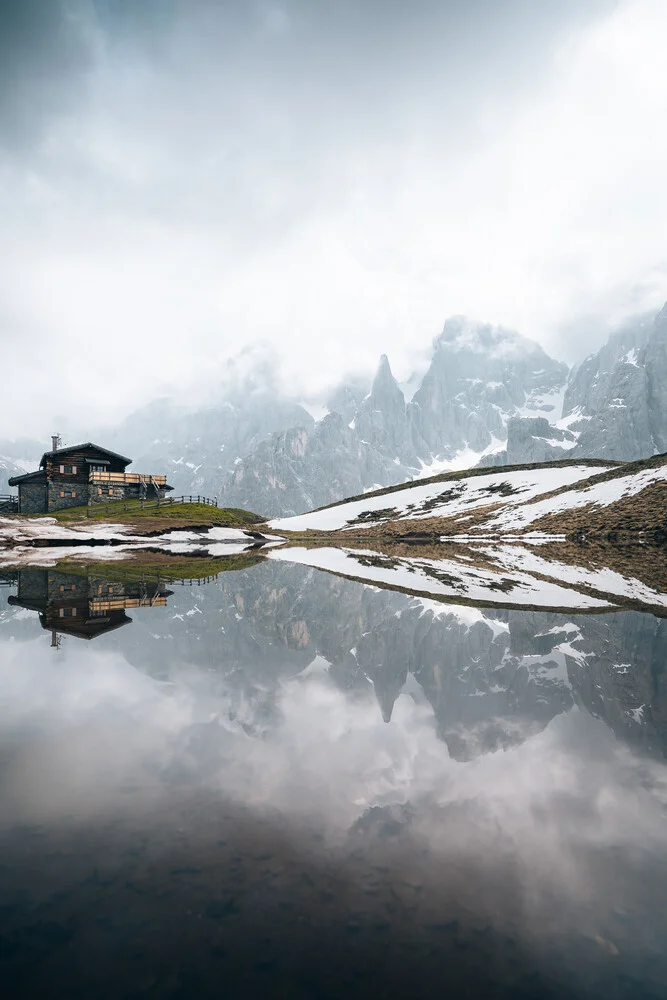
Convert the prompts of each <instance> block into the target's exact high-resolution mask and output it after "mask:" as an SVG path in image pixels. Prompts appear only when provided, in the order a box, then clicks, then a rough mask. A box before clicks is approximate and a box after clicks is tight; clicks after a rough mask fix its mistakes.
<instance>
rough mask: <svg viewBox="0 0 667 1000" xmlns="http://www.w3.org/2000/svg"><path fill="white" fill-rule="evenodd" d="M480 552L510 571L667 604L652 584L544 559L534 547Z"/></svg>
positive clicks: (498, 547)
mask: <svg viewBox="0 0 667 1000" xmlns="http://www.w3.org/2000/svg"><path fill="white" fill-rule="evenodd" d="M480 551H483V552H484V555H485V556H487V557H488V558H489V559H492V560H493V561H494V562H496V563H498V565H499V566H500V567H502V568H503V569H507V570H515V569H518V568H520V569H521V570H524V571H526V570H527V571H528V572H533V573H539V574H540V575H542V576H548V577H551V578H552V579H555V580H558V582H559V584H560V583H565V584H572V585H573V586H577V587H590V588H591V589H592V590H596V591H600V592H601V593H604V594H613V595H614V596H615V597H625V598H628V599H629V600H635V601H641V602H642V603H644V604H653V605H662V606H663V607H667V594H661V593H660V592H659V591H657V590H654V589H653V588H652V587H647V586H646V584H644V583H642V582H641V581H640V580H636V579H634V578H632V577H625V576H621V574H620V573H616V572H614V570H612V569H608V568H604V569H587V568H585V567H583V566H572V565H567V564H566V563H560V562H554V561H553V560H550V559H543V558H542V557H541V556H539V555H538V554H537V553H536V552H534V551H532V549H528V548H526V547H525V546H523V545H516V544H514V545H495V546H489V547H486V546H485V547H484V548H483V549H481V550H480Z"/></svg>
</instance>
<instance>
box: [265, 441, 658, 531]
mask: <svg viewBox="0 0 667 1000" xmlns="http://www.w3.org/2000/svg"><path fill="white" fill-rule="evenodd" d="M269 528H270V530H272V531H274V532H280V533H283V534H285V535H289V536H291V537H294V533H297V534H298V535H302V534H303V533H307V534H308V535H309V536H310V537H314V536H319V537H320V538H323V537H325V536H326V535H329V536H332V535H336V536H340V537H342V538H345V539H346V543H347V540H349V542H350V543H351V542H352V541H353V539H357V540H359V539H361V538H369V539H370V538H373V537H385V538H392V537H393V538H398V537H407V536H422V537H426V536H428V537H434V538H435V537H442V536H449V537H455V536H461V535H471V536H475V535H492V536H510V535H524V534H528V533H534V532H540V533H546V534H559V535H570V536H575V535H577V536H578V535H586V536H589V535H609V534H615V533H619V532H648V533H651V534H653V535H667V455H657V456H654V457H653V458H649V459H644V460H642V461H639V462H629V463H620V462H603V461H592V460H588V459H581V460H579V461H573V460H569V461H561V462H545V463H541V464H532V465H520V466H503V467H500V468H498V467H493V468H486V469H474V470H470V471H468V472H458V473H450V474H446V475H442V476H435V477H432V478H431V479H424V480H415V481H412V482H409V483H401V484H399V485H398V486H396V487H393V488H387V489H383V490H377V491H375V492H373V493H367V494H364V495H363V496H360V497H353V498H351V499H349V500H345V501H342V502H341V503H338V504H332V505H329V506H327V507H322V508H319V509H318V510H315V511H311V512H310V513H309V514H304V515H301V516H299V517H292V518H278V519H274V520H272V521H270V522H269Z"/></svg>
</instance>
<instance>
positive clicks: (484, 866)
mask: <svg viewBox="0 0 667 1000" xmlns="http://www.w3.org/2000/svg"><path fill="white" fill-rule="evenodd" d="M325 666H326V664H325V662H324V661H323V660H321V661H320V662H317V663H316V664H314V669H310V670H307V671H305V672H304V673H303V674H299V675H296V676H293V677H291V678H289V679H287V680H284V681H282V682H278V683H277V685H276V687H275V688H274V689H270V690H268V689H267V688H261V687H260V686H258V687H257V688H256V689H255V691H254V692H253V693H251V694H250V695H248V694H247V693H245V694H244V695H239V694H238V692H236V691H235V690H234V689H233V688H232V687H230V685H229V683H228V681H226V680H225V679H224V678H222V677H221V676H220V675H219V674H216V673H215V672H210V671H204V670H201V669H199V668H195V667H192V666H190V665H188V664H183V665H182V668H181V669H180V670H178V671H174V672H173V673H172V675H171V680H170V682H169V683H165V682H162V681H158V680H155V679H153V678H151V677H150V676H149V675H147V674H145V673H143V672H142V671H140V670H137V669H135V668H134V667H132V666H131V665H130V664H129V663H128V661H127V660H126V659H125V658H124V657H123V656H122V655H121V654H120V653H119V652H116V651H112V650H101V649H97V650H96V649H93V648H91V647H90V646H83V644H79V645H75V644H74V643H71V644H66V646H65V647H64V649H63V650H61V651H60V652H59V653H58V654H55V655H54V653H53V651H52V650H50V649H49V648H48V647H46V646H44V645H43V644H42V643H40V642H34V641H32V642H27V643H22V644H20V645H19V644H14V643H3V644H2V646H0V689H1V690H2V692H3V712H2V716H1V717H0V755H1V759H2V763H3V768H2V773H3V777H2V779H1V781H2V784H1V786H0V789H1V790H0V800H1V801H2V806H3V808H2V811H1V815H2V819H3V824H2V825H5V826H13V825H15V824H22V823H38V824H39V823H47V822H48V823H50V824H52V825H58V824H60V823H65V824H70V823H73V824H74V825H77V824H81V825H82V827H85V825H86V824H87V823H88V822H95V821H97V820H99V819H101V820H102V822H103V823H106V822H107V820H108V821H109V823H110V824H112V825H113V824H117V823H118V822H120V823H122V824H125V825H126V826H128V825H129V826H128V828H132V827H133V826H136V829H137V831H140V830H142V829H143V830H144V831H146V833H147V834H149V835H150V831H151V830H152V829H153V828H154V827H155V828H156V832H157V828H162V827H163V826H164V825H165V824H166V827H167V829H169V824H170V823H172V824H173V825H174V827H176V828H178V829H180V826H181V825H182V824H183V823H185V825H186V828H187V830H188V837H189V838H190V839H189V845H190V846H189V850H192V851H195V852H196V850H197V845H198V841H197V839H196V838H197V837H198V836H199V833H198V830H199V829H200V827H199V825H198V824H199V820H197V822H195V821H194V820H192V821H190V820H189V819H185V820H184V819H183V816H185V815H187V814H188V813H189V806H188V802H189V799H190V798H194V799H196V800H197V801H199V802H200V803H203V804H202V805H201V806H200V813H199V814H198V815H200V816H201V822H202V826H201V830H202V831H203V830H204V828H207V827H208V826H210V823H211V822H213V823H215V819H208V820H207V819H206V816H207V815H208V814H209V813H210V816H211V817H215V815H216V811H219V809H220V808H222V809H223V810H224V814H225V815H226V816H228V817H229V816H234V815H238V816H239V817H242V816H251V817H254V819H253V820H252V822H255V821H258V822H259V825H260V827H261V828H262V829H264V830H267V829H268V828H267V826H266V823H267V818H268V823H269V826H270V828H271V829H273V830H277V829H278V828H279V827H285V826H286V827H287V828H288V829H289V830H290V831H291V834H290V836H291V838H293V840H294V843H295V845H300V846H299V850H303V851H304V857H305V856H306V854H308V856H311V855H312V852H313V850H315V851H316V853H317V852H319V851H323V852H324V853H325V856H328V857H329V858H331V857H333V856H334V854H331V853H329V854H328V855H327V852H335V853H338V852H342V854H343V857H348V856H349V852H350V851H352V853H353V856H354V857H356V858H359V857H360V855H359V851H361V852H362V853H361V856H362V857H363V858H364V859H366V861H367V862H368V863H369V864H379V863H382V864H384V863H387V864H389V865H390V866H391V867H392V871H393V870H394V869H396V870H397V871H398V872H399V876H397V877H399V889H400V884H403V883H400V879H401V878H403V877H405V878H407V879H413V880H417V882H418V884H424V883H425V882H426V883H428V885H429V887H430V889H429V891H432V892H433V893H435V895H436V896H437V898H438V899H441V900H445V901H446V900H450V901H458V902H462V905H463V906H464V907H465V906H468V905H469V906H470V907H471V908H472V910H473V911H474V912H476V913H480V912H484V913H487V914H489V916H490V918H493V919H495V918H496V916H498V915H503V914H504V915H505V916H508V915H509V914H511V913H515V914H521V915H522V919H524V921H525V922H526V923H527V926H529V928H533V927H534V930H535V933H546V929H547V928H548V927H550V926H556V923H557V929H558V931H559V932H560V931H561V930H563V928H564V927H566V926H567V928H568V932H569V931H570V930H571V929H572V928H573V927H576V928H578V932H583V933H585V934H588V935H590V936H591V937H592V938H594V937H595V934H597V933H598V932H599V930H600V926H601V923H600V921H601V920H602V919H603V918H605V914H610V913H613V912H616V911H619V912H623V913H625V912H626V911H627V912H631V913H633V914H635V913H639V912H640V909H641V907H642V906H644V905H645V903H646V900H645V897H646V895H647V893H648V894H649V895H650V893H651V892H653V893H654V894H655V892H657V891H658V890H659V888H660V878H661V876H659V875H657V876H656V888H655V889H654V888H652V887H651V882H652V879H653V876H652V875H651V874H650V873H651V872H652V871H653V869H654V868H655V865H656V860H658V861H659V860H660V859H661V858H662V857H663V856H664V810H665V807H666V806H667V774H666V772H665V768H664V765H663V764H662V763H656V762H653V761H647V760H644V759H641V758H638V757H635V756H634V755H632V754H631V753H630V752H629V751H628V750H627V749H626V748H625V747H624V746H623V745H622V744H620V743H617V742H615V740H614V738H613V736H612V734H611V733H610V731H609V730H608V729H607V727H606V726H605V725H604V724H603V723H602V722H600V721H598V720H594V719H593V718H591V717H590V716H589V715H588V714H587V713H585V712H580V711H579V710H577V709H574V710H571V711H570V712H568V713H565V714H562V715H560V716H557V717H556V718H555V719H554V720H553V721H552V722H551V723H550V724H549V725H548V726H547V727H546V728H545V729H544V730H542V731H541V732H539V733H537V734H536V735H533V736H530V737H529V738H528V739H526V740H525V742H523V743H522V744H520V745H518V746H515V747H513V748H512V749H510V750H507V751H499V752H495V753H489V754H486V755H483V756H479V757H477V758H475V759H474V760H472V761H469V762H466V763H461V762H459V761H457V760H455V759H453V758H451V757H450V756H449V754H448V751H447V746H446V744H444V743H443V742H442V741H441V740H439V739H438V737H437V733H436V725H435V720H434V718H433V714H432V710H431V708H430V706H429V705H428V703H426V702H424V701H422V702H420V703H417V702H415V701H414V700H413V698H412V697H411V696H410V695H409V694H407V693H402V694H401V695H399V697H398V699H397V702H396V705H395V708H394V713H393V716H392V721H391V723H390V724H389V725H387V724H385V723H384V722H383V721H382V717H381V714H380V712H379V710H378V706H377V704H376V702H375V699H374V698H373V697H372V692H371V691H369V693H368V696H367V697H364V696H362V697H360V696H359V692H358V691H357V692H353V693H346V692H344V691H342V690H341V689H340V688H339V687H337V686H336V685H335V683H334V682H333V680H332V679H331V678H330V677H329V675H328V674H327V672H326V669H323V668H324V667H325ZM179 817H180V818H179ZM178 829H176V831H175V832H174V831H173V830H172V832H171V833H170V834H168V837H169V836H172V835H173V836H180V834H179V833H178ZM308 831H314V832H317V834H318V836H319V837H323V839H321V840H320V841H318V843H319V844H320V846H319V847H318V848H317V849H314V848H313V847H312V842H308V839H307V835H308ZM207 835H208V834H207ZM267 836H268V834H267ZM309 843H310V846H309ZM383 858H384V859H385V860H384V861H382V859H383ZM364 863H365V862H364ZM355 864H356V862H355ZM405 866H407V868H406V869H405V870H406V872H408V873H407V874H405V876H403V875H400V872H402V871H403V869H404V868H405ZM351 877H354V876H351ZM400 891H403V892H408V891H409V892H412V891H413V890H411V889H410V890H406V889H403V890H400ZM555 899H557V900H558V906H559V911H558V913H557V914H556V915H553V914H552V913H551V909H552V908H553V904H554V900H555ZM442 905H443V906H445V905H449V903H446V902H445V903H442ZM646 905H648V904H646ZM651 905H652V904H651ZM605 919H606V918H605ZM633 919H634V918H633ZM549 921H551V924H550V923H549ZM554 922H556V923H554ZM569 922H571V925H570V923H569ZM531 933H532V930H531ZM612 936H613V935H612Z"/></svg>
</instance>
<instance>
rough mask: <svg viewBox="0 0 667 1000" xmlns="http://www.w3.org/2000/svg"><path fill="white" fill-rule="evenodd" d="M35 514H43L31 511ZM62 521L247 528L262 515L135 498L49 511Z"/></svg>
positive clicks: (151, 526)
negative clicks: (144, 502)
mask: <svg viewBox="0 0 667 1000" xmlns="http://www.w3.org/2000/svg"><path fill="white" fill-rule="evenodd" d="M33 516H34V517H39V516H44V515H33ZM48 516H49V517H54V518H55V519H56V520H57V521H59V522H60V523H61V524H73V523H89V524H91V525H93V524H95V523H96V522H97V523H101V522H104V523H112V524H126V525H135V526H136V527H137V530H138V531H140V532H144V531H159V530H169V529H170V528H192V527H204V526H206V527H211V528H213V527H216V528H248V527H252V526H254V525H257V524H262V523H263V521H264V519H263V518H262V517H259V516H258V515H257V514H253V513H252V512H251V511H248V510H240V509H239V508H236V507H211V506H210V504H203V503H173V504H171V503H168V504H161V505H160V506H159V507H157V506H151V505H147V506H145V507H144V508H142V506H141V504H140V503H138V502H136V501H125V500H119V501H111V502H110V503H104V504H94V505H93V506H90V507H68V508H67V509H66V510H59V511H55V512H54V513H52V514H49V515H48Z"/></svg>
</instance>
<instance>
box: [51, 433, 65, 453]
mask: <svg viewBox="0 0 667 1000" xmlns="http://www.w3.org/2000/svg"><path fill="white" fill-rule="evenodd" d="M61 443H62V442H61V437H60V434H52V435H51V451H58V448H60V445H61Z"/></svg>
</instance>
